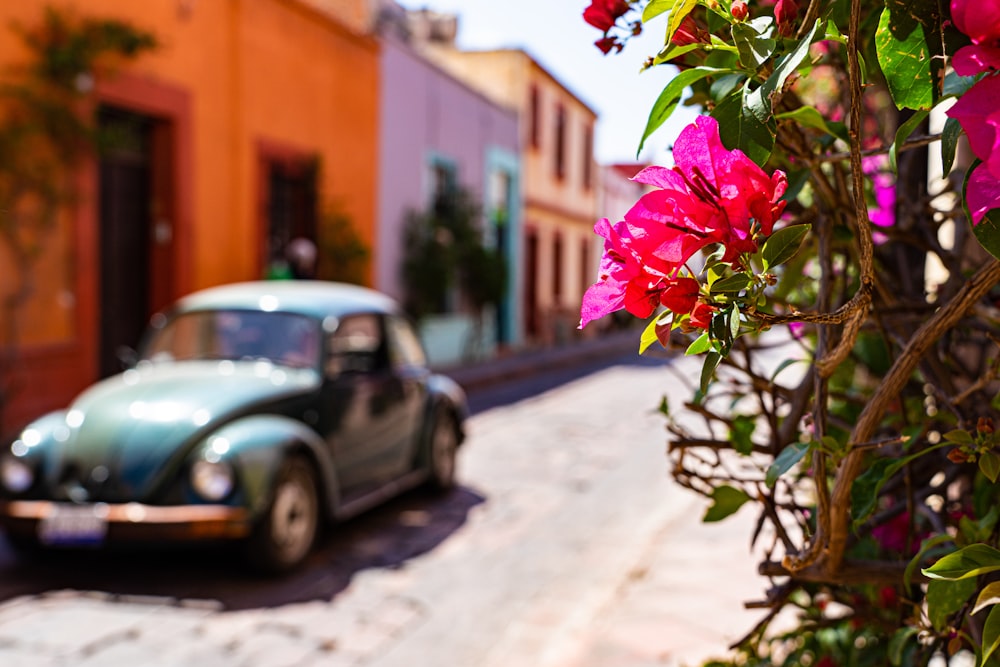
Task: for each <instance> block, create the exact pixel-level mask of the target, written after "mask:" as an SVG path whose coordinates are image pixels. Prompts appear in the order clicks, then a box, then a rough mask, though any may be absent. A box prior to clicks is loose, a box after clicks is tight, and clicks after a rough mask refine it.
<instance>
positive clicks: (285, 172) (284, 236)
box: [266, 160, 317, 277]
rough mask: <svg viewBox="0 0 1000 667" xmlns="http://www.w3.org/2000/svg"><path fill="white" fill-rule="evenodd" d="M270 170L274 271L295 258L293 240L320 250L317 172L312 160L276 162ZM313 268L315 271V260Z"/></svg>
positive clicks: (270, 256) (270, 246) (270, 250)
mask: <svg viewBox="0 0 1000 667" xmlns="http://www.w3.org/2000/svg"><path fill="white" fill-rule="evenodd" d="M266 169H267V236H268V242H267V247H268V258H267V262H268V267H269V270H273V269H274V267H275V265H280V264H284V263H286V262H288V261H289V260H290V259H291V260H294V259H295V258H294V257H290V256H289V255H290V252H289V250H290V244H291V243H292V241H293V240H298V239H306V240H308V241H309V242H311V243H312V244H313V248H315V247H316V242H317V239H316V226H317V225H316V218H317V205H316V180H317V170H316V164H315V161H311V160H302V161H297V160H273V161H269V162H268V163H267V166H266ZM291 249H292V250H294V247H292V248H291ZM312 265H313V266H312V267H311V269H312V270H314V269H315V259H314V260H313V262H312ZM290 268H294V267H290ZM274 277H278V276H274Z"/></svg>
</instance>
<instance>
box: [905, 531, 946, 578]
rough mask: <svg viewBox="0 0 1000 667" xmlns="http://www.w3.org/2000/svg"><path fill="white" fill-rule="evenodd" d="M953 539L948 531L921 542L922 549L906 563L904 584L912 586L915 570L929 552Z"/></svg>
mask: <svg viewBox="0 0 1000 667" xmlns="http://www.w3.org/2000/svg"><path fill="white" fill-rule="evenodd" d="M953 540H954V538H953V537H952V536H951V535H948V534H947V533H938V534H937V535H932V536H931V537H928V538H927V539H926V540H924V541H923V542H921V543H920V551H918V552H917V555H916V556H914V557H913V558H912V559H910V562H909V563H907V565H906V569H905V570H904V571H903V586H905V587H906V588H909V587H910V585H911V584H910V582H912V581H913V572H914V571H915V570H916V569H917V566H919V565H920V563H921V562H922V561H923V560H924V558H925V557H926V556H927V555H928V554H929V553H931V552H932V551H934V550H937V549H938V548H939V547H940V546H941V545H942V544H945V543H950V542H952V541H953Z"/></svg>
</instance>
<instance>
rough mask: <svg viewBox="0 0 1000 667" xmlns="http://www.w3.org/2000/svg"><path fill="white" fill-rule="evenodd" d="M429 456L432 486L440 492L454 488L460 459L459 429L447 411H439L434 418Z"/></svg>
mask: <svg viewBox="0 0 1000 667" xmlns="http://www.w3.org/2000/svg"><path fill="white" fill-rule="evenodd" d="M427 454H428V457H427V458H428V463H429V467H430V480H429V481H430V485H431V486H432V487H433V488H435V489H438V490H440V491H447V490H448V489H451V488H453V487H454V486H455V468H456V460H457V457H458V427H457V425H456V423H455V418H454V417H453V416H452V415H451V414H450V413H449V412H447V411H445V410H438V412H437V415H436V416H435V418H434V426H433V429H432V430H431V437H430V442H429V443H428V452H427Z"/></svg>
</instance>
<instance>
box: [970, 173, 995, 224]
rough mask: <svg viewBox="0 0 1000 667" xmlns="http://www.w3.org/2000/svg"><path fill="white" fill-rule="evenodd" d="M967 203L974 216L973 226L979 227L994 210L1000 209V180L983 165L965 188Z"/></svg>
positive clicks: (973, 174)
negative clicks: (984, 218)
mask: <svg viewBox="0 0 1000 667" xmlns="http://www.w3.org/2000/svg"><path fill="white" fill-rule="evenodd" d="M965 203H966V205H968V207H969V214H970V215H971V216H972V224H973V225H978V224H979V223H980V222H982V221H983V217H984V216H985V215H986V214H987V213H989V212H990V211H991V210H992V209H995V208H1000V179H998V178H997V177H996V176H995V175H994V174H993V173H992V172H990V171H989V170H988V169H987V168H986V165H985V164H981V165H979V166H978V167H976V169H975V170H974V171H973V172H972V174H971V175H970V176H969V182H968V183H967V184H966V186H965Z"/></svg>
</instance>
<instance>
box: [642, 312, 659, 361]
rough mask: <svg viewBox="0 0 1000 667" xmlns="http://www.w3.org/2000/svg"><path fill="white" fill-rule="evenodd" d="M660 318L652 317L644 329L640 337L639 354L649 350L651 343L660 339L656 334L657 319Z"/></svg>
mask: <svg viewBox="0 0 1000 667" xmlns="http://www.w3.org/2000/svg"><path fill="white" fill-rule="evenodd" d="M658 319H659V318H657V317H654V318H653V319H651V320H650V321H649V324H647V325H646V328H645V329H643V330H642V335H641V336H640V337H639V354H642V353H643V352H645V351H646V350H648V349H649V346H650V345H652V344H653V343H655V342H656V341H657V340H659V338H658V337H657V335H656V321H657V320H658Z"/></svg>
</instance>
